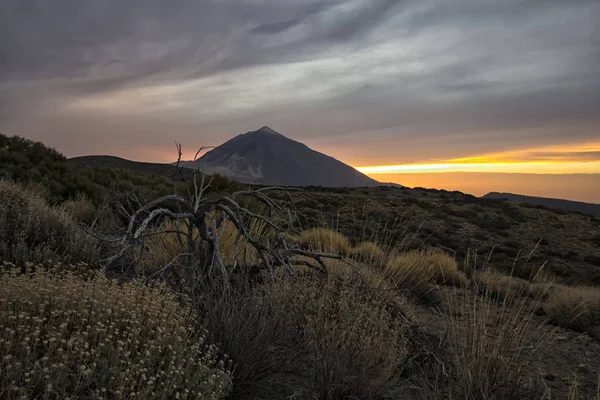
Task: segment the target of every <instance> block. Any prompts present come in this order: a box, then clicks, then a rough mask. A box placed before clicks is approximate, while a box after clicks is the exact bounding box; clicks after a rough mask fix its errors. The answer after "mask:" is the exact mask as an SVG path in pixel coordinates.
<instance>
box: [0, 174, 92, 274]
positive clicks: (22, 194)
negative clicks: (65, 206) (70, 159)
mask: <svg viewBox="0 0 600 400" xmlns="http://www.w3.org/2000/svg"><path fill="white" fill-rule="evenodd" d="M97 257H98V248H97V245H96V241H95V240H93V239H92V238H91V237H90V236H89V235H87V234H86V233H85V232H84V231H83V230H82V229H81V228H80V227H79V226H78V225H77V223H76V221H75V220H74V219H73V217H72V216H71V215H69V214H68V213H66V212H65V211H64V210H62V209H59V208H55V207H51V206H49V205H48V204H47V203H46V201H45V200H44V199H43V198H42V197H40V196H39V195H37V194H36V193H33V192H30V191H28V190H27V189H24V188H23V187H21V186H19V185H17V184H15V183H11V182H8V181H1V180H0V260H1V261H8V262H12V263H17V264H21V263H24V262H28V261H30V262H34V263H38V262H41V263H44V264H46V263H48V264H49V263H50V262H51V261H62V262H65V263H76V262H87V263H94V262H95V261H96V260H97Z"/></svg>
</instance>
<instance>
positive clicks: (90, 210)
mask: <svg viewBox="0 0 600 400" xmlns="http://www.w3.org/2000/svg"><path fill="white" fill-rule="evenodd" d="M62 207H63V209H64V210H65V211H66V212H67V213H69V214H70V215H72V216H73V217H75V219H76V220H77V221H80V222H83V223H86V224H90V223H91V222H92V221H93V220H94V214H95V213H96V208H95V207H94V203H92V201H91V200H90V199H89V198H87V197H86V196H85V195H78V196H77V197H76V198H75V199H73V200H67V201H65V202H64V203H63V204H62Z"/></svg>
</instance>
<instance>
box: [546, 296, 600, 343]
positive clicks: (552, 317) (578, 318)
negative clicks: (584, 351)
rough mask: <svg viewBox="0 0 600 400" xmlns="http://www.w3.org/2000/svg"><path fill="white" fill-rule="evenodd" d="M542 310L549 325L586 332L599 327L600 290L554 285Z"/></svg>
mask: <svg viewBox="0 0 600 400" xmlns="http://www.w3.org/2000/svg"><path fill="white" fill-rule="evenodd" d="M543 309H544V311H545V312H546V315H547V316H548V319H549V321H550V322H551V323H554V324H556V325H559V326H563V327H566V328H571V329H574V330H577V331H582V332H584V331H587V330H589V329H591V328H594V327H596V326H598V325H600V289H599V288H597V287H589V286H577V287H570V286H564V285H554V287H553V288H552V290H551V291H550V294H549V295H548V298H547V300H546V302H545V303H544V306H543Z"/></svg>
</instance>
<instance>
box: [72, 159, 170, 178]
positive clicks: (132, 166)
mask: <svg viewBox="0 0 600 400" xmlns="http://www.w3.org/2000/svg"><path fill="white" fill-rule="evenodd" d="M68 163H69V164H70V165H72V166H74V167H117V168H124V169H128V170H130V171H133V172H137V173H142V174H157V175H166V176H169V177H171V176H172V175H173V173H174V172H175V171H176V168H175V166H173V165H171V164H160V163H148V162H139V161H131V160H126V159H124V158H120V157H115V156H82V157H74V158H70V159H68Z"/></svg>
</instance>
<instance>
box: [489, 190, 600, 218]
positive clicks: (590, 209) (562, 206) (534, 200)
mask: <svg viewBox="0 0 600 400" xmlns="http://www.w3.org/2000/svg"><path fill="white" fill-rule="evenodd" d="M483 198H484V199H506V200H510V201H514V202H517V203H522V204H529V205H534V206H542V207H548V208H552V209H555V210H564V211H574V212H580V213H583V214H589V215H595V216H600V204H591V203H584V202H581V201H572V200H563V199H553V198H547V197H534V196H525V195H522V194H513V193H498V192H491V193H488V194H486V195H485V196H483Z"/></svg>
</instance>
